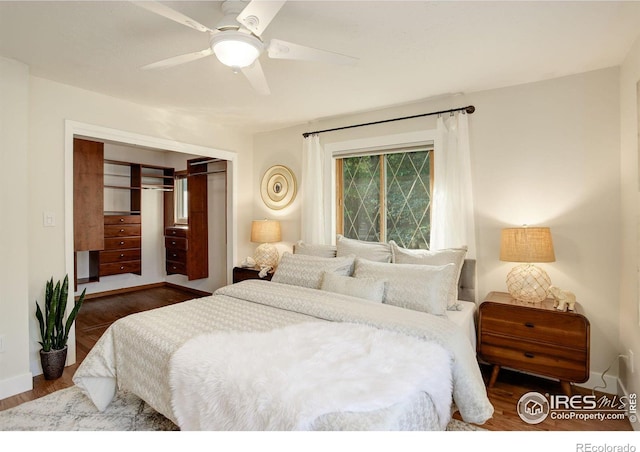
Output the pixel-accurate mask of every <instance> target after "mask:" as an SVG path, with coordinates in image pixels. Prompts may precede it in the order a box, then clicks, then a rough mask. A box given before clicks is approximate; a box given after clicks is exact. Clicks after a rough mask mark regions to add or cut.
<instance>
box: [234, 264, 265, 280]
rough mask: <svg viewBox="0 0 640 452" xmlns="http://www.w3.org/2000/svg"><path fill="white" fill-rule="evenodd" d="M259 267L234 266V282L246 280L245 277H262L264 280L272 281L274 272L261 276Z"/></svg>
mask: <svg viewBox="0 0 640 452" xmlns="http://www.w3.org/2000/svg"><path fill="white" fill-rule="evenodd" d="M258 273H260V269H259V268H246V267H233V283H234V284H235V283H237V282H240V281H244V280H245V279H262V280H264V281H271V278H272V277H273V273H271V272H269V273H267V275H266V276H265V277H264V278H260V276H259V275H258Z"/></svg>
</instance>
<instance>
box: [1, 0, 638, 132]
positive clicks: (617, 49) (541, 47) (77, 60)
mask: <svg viewBox="0 0 640 452" xmlns="http://www.w3.org/2000/svg"><path fill="white" fill-rule="evenodd" d="M163 3H164V4H165V5H167V6H170V7H171V8H173V9H175V10H178V11H180V12H181V13H183V14H185V15H187V16H189V17H192V18H193V19H195V20H196V21H198V22H200V23H202V24H204V25H206V26H208V27H211V28H213V27H215V25H216V23H217V22H218V21H219V20H220V19H221V18H222V10H221V2H215V1H196V2H193V1H172V2H163ZM639 34H640V1H621V2H615V1H602V2H595V1H576V2H563V1H549V2H546V1H533V2H526V1H497V2H482V1H471V2H462V1H442V2H439V1H288V2H287V3H285V5H284V6H283V8H282V9H281V10H280V12H279V13H278V15H277V16H276V17H275V19H274V20H273V21H272V22H271V24H270V25H269V27H268V28H267V29H266V31H265V32H264V33H263V35H262V37H263V38H264V40H265V41H268V40H269V39H271V38H279V39H282V40H285V41H290V42H294V43H297V44H303V45H306V46H310V47H316V48H320V49H325V50H331V51H334V52H339V53H343V54H346V55H350V56H353V57H356V58H358V63H357V64H356V65H355V66H337V65H331V64H323V63H316V62H302V61H290V60H273V59H269V58H267V55H266V54H263V55H262V56H261V59H260V62H261V64H262V67H263V70H264V72H265V75H266V77H267V79H268V82H269V85H270V88H271V95H269V96H261V95H259V94H257V93H256V92H255V91H253V89H252V88H251V86H250V85H249V83H248V82H247V80H246V79H245V78H244V76H243V75H242V74H234V73H233V72H232V71H231V69H230V68H228V67H226V66H223V65H222V64H221V63H219V62H218V61H217V59H216V58H215V56H210V57H207V58H203V59H200V60H197V61H193V62H190V63H187V64H184V65H181V66H176V67H171V68H165V69H159V70H142V69H141V67H142V66H144V65H147V64H149V63H153V62H156V61H159V60H163V59H165V58H169V57H172V56H175V55H180V54H184V53H190V52H195V51H198V50H202V49H205V48H207V47H208V36H207V35H206V34H205V33H200V32H198V31H196V30H194V29H191V28H189V27H186V26H184V25H181V24H178V23H176V22H173V21H171V20H168V19H166V18H164V17H161V16H158V15H156V14H153V13H151V12H149V11H147V10H145V9H143V8H140V7H138V6H136V5H134V4H132V3H131V2H126V1H93V2H89V1H78V2H58V1H45V2H34V1H18V2H11V1H0V55H2V56H5V57H8V58H13V59H16V60H19V61H22V62H24V63H26V64H27V65H29V67H30V72H31V74H32V75H33V76H35V77H41V78H46V79H50V80H54V81H57V82H61V83H65V84H69V85H74V86H77V87H80V88H84V89H87V90H91V91H96V92H100V93H104V94H107V95H109V96H114V97H118V98H123V99H128V100H130V101H132V102H136V103H141V104H145V105H151V106H154V107H158V108H163V109H167V110H172V111H184V112H188V113H190V114H194V115H204V116H206V117H207V118H210V120H212V121H215V122H217V123H221V124H226V125H229V126H238V127H242V128H244V129H245V130H247V131H249V132H256V131H265V130H273V129H278V128H282V127H287V126H290V125H294V124H300V123H308V122H312V121H315V120H318V119H321V118H327V117H333V116H339V115H343V114H347V113H353V112H361V111H367V110H373V109H379V108H383V107H386V106H392V105H399V104H403V103H409V102H415V101H418V100H421V99H427V98H431V97H436V96H442V95H447V94H454V93H461V92H464V93H469V92H473V91H478V90H485V89H491V88H499V87H503V86H509V85H515V84H520V83H526V82H533V81H538V80H544V79H549V78H554V77H559V76H564V75H570V74H575V73H580V72H586V71H590V70H595V69H600V68H605V67H610V66H616V65H618V64H620V63H621V62H622V61H623V59H624V57H625V56H626V54H627V52H628V51H629V49H630V47H631V45H632V44H633V42H634V41H635V39H636V38H637V37H638V35H639Z"/></svg>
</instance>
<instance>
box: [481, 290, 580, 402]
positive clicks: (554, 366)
mask: <svg viewBox="0 0 640 452" xmlns="http://www.w3.org/2000/svg"><path fill="white" fill-rule="evenodd" d="M589 334H590V325H589V320H587V318H586V317H585V316H584V315H583V314H582V313H581V308H580V306H579V305H578V304H577V303H576V311H574V312H562V311H558V310H556V309H555V308H554V307H553V300H552V299H546V300H544V301H542V302H541V303H535V304H534V303H527V302H522V301H518V300H514V299H513V298H512V297H511V296H510V295H509V294H508V293H504V292H491V293H489V295H487V297H486V298H485V300H484V301H483V302H482V304H481V305H480V309H479V315H478V356H479V357H480V358H481V359H482V360H484V361H486V362H488V363H490V364H493V372H492V374H491V379H490V380H489V387H492V386H493V385H494V384H495V382H496V379H497V378H498V373H499V372H500V367H501V366H504V367H509V368H511V369H515V370H520V371H524V372H530V373H532V374H538V375H542V376H545V377H550V378H556V379H558V380H560V384H561V386H562V389H563V391H564V392H565V393H566V394H567V395H570V394H571V385H570V383H571V382H575V383H582V382H585V381H587V380H588V379H589Z"/></svg>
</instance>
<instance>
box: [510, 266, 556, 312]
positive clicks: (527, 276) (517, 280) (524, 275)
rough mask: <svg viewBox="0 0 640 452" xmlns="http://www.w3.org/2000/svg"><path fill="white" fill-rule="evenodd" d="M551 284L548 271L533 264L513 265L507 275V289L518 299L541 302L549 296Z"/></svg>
mask: <svg viewBox="0 0 640 452" xmlns="http://www.w3.org/2000/svg"><path fill="white" fill-rule="evenodd" d="M550 286H551V278H549V275H547V272H545V271H544V270H543V269H541V268H540V267H536V266H535V265H533V264H522V265H518V266H516V267H513V269H512V270H511V271H510V272H509V274H508V275H507V290H508V291H509V294H510V295H511V296H512V297H513V298H515V299H516V300H522V301H526V302H528V303H539V302H541V301H542V300H544V299H545V298H547V294H548V293H549V287H550Z"/></svg>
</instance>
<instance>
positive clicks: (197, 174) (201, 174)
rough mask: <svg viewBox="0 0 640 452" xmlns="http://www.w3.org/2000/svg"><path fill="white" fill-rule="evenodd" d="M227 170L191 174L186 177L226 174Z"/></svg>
mask: <svg viewBox="0 0 640 452" xmlns="http://www.w3.org/2000/svg"><path fill="white" fill-rule="evenodd" d="M226 172H227V170H226V169H223V170H217V171H203V172H201V173H191V174H187V176H188V177H191V176H204V175H206V174H216V173H226Z"/></svg>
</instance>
